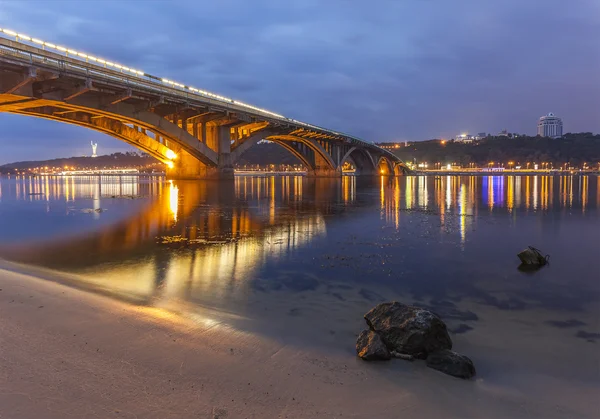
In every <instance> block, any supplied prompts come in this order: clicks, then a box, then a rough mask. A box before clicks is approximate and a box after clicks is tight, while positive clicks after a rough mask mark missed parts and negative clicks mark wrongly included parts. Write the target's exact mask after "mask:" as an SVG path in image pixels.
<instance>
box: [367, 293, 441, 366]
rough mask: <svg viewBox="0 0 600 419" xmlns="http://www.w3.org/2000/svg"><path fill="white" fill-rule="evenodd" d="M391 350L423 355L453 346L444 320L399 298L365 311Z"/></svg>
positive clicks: (374, 329)
mask: <svg viewBox="0 0 600 419" xmlns="http://www.w3.org/2000/svg"><path fill="white" fill-rule="evenodd" d="M365 320H366V321H367V324H368V325H369V327H370V328H371V330H373V331H375V332H377V333H378V334H379V336H381V339H382V340H383V342H384V343H385V345H386V346H387V348H388V349H389V350H393V351H396V352H399V353H402V354H408V355H414V356H415V357H417V358H423V355H427V354H429V353H431V352H435V351H440V350H443V349H452V340H451V339H450V336H449V335H448V330H447V329H446V325H445V324H444V322H443V321H442V320H441V319H440V318H439V317H438V316H437V315H435V314H434V313H432V312H431V311H429V310H426V309H423V308H418V307H413V306H408V305H405V304H402V303H399V302H397V301H394V302H391V303H381V304H378V305H377V306H375V307H374V308H373V309H372V310H371V311H369V312H368V313H367V314H365Z"/></svg>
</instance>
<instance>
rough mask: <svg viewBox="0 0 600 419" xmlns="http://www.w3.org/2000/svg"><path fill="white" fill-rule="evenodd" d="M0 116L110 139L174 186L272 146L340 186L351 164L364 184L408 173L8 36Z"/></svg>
mask: <svg viewBox="0 0 600 419" xmlns="http://www.w3.org/2000/svg"><path fill="white" fill-rule="evenodd" d="M0 112H8V113H13V114H21V115H27V116H33V117H38V118H45V119H51V120H55V121H60V122H64V123H69V124H74V125H79V126H83V127H86V128H89V129H93V130H96V131H100V132H103V133H105V134H108V135H111V136H112V137H115V138H117V139H119V140H122V141H125V142H126V143H128V144H131V145H133V146H135V147H137V148H138V149H140V150H142V151H144V152H146V153H148V154H150V155H152V156H153V157H155V158H156V159H158V160H159V161H161V162H163V163H165V164H166V166H167V176H168V177H170V178H179V179H201V178H232V177H233V173H234V172H233V167H234V165H235V163H236V162H237V161H238V160H239V158H240V156H241V155H242V154H243V153H244V151H246V150H247V149H248V148H250V147H252V146H254V145H255V144H257V143H258V142H259V141H260V140H263V139H266V140H269V141H272V142H275V143H277V144H279V145H280V146H282V147H284V148H285V149H286V150H288V151H289V152H290V153H292V154H293V155H295V156H296V157H297V158H298V159H299V160H300V161H301V162H302V163H303V164H304V165H305V166H306V168H307V171H308V175H309V176H316V177H334V176H341V174H342V167H343V166H344V164H345V163H350V164H352V165H353V166H354V167H355V168H356V172H357V173H359V174H363V175H373V174H384V175H400V174H403V173H406V172H408V170H409V169H408V168H407V166H406V165H405V164H404V162H402V161H401V160H400V159H399V158H398V157H397V156H395V155H394V154H392V153H391V152H389V151H387V150H384V149H382V148H380V147H377V146H376V145H374V144H373V143H371V142H367V141H364V140H361V139H358V138H355V137H353V136H350V135H347V134H343V133H340V132H337V131H333V130H329V129H325V128H321V127H318V126H315V125H311V124H308V123H305V122H301V121H297V120H295V119H291V118H286V117H285V116H283V115H280V114H277V113H275V112H271V111H268V110H266V109H261V108H258V107H256V106H252V105H249V104H246V103H243V102H240V101H238V100H234V99H230V98H226V97H223V96H221V95H217V94H214V93H211V92H207V91H204V90H201V89H197V88H195V87H192V86H188V85H184V84H181V83H178V82H175V81H172V80H169V79H164V78H160V77H156V76H153V75H150V74H147V73H145V72H143V71H141V70H138V69H133V68H129V67H127V66H124V65H121V64H118V63H114V62H111V61H108V60H105V59H102V58H99V57H95V56H92V55H89V54H87V53H84V52H81V51H76V50H73V49H69V48H66V47H62V46H60V45H55V44H52V43H49V42H45V41H42V40H40V39H36V38H31V37H29V36H27V35H24V34H19V33H16V32H13V31H11V30H8V29H2V28H0Z"/></svg>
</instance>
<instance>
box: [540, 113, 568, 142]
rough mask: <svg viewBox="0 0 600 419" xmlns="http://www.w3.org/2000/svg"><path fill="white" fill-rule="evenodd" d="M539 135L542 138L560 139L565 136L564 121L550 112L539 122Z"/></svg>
mask: <svg viewBox="0 0 600 419" xmlns="http://www.w3.org/2000/svg"><path fill="white" fill-rule="evenodd" d="M537 135H539V136H541V137H551V138H560V137H562V135H563V123H562V119H560V118H559V117H558V116H555V115H554V114H553V113H552V112H550V113H549V114H548V115H546V116H542V117H541V118H540V120H539V121H538V126H537Z"/></svg>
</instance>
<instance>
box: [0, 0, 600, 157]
mask: <svg viewBox="0 0 600 419" xmlns="http://www.w3.org/2000/svg"><path fill="white" fill-rule="evenodd" d="M0 27H4V28H9V29H13V30H15V31H17V32H20V33H26V34H28V35H29V36H33V37H37V38H41V39H43V40H45V41H48V42H53V43H56V44H62V45H65V46H67V47H70V48H73V49H75V50H78V51H83V52H86V53H88V54H91V55H94V56H97V57H102V58H105V59H110V60H111V61H116V62H118V63H121V64H123V65H127V66H129V67H132V68H136V69H141V70H143V71H145V72H146V73H149V74H153V75H156V76H159V77H164V78H168V79H170V80H175V81H177V82H180V83H182V84H186V85H193V86H195V87H197V88H200V89H204V90H209V91H212V92H215V93H219V94H222V95H225V96H228V97H232V98H234V99H239V100H241V101H243V102H246V103H251V104H254V105H256V106H260V107H263V108H266V109H270V110H272V111H275V112H277V113H281V114H283V115H285V116H288V117H291V118H295V119H299V120H302V121H305V122H309V123H312V124H315V125H320V126H324V127H327V128H331V129H335V130H339V131H342V132H346V133H349V134H352V135H355V136H358V137H360V138H363V139H365V140H369V141H374V142H384V141H398V140H400V141H405V140H408V141H413V140H426V139H431V138H453V137H454V136H455V135H457V134H459V133H461V132H468V133H472V134H475V133H478V132H489V133H497V132H499V131H500V130H502V129H507V130H508V131H510V132H518V133H522V134H529V135H535V132H536V123H537V119H538V118H539V117H540V116H542V115H545V114H547V113H549V112H553V113H555V114H556V115H557V116H560V117H562V118H563V123H564V127H565V132H581V131H592V132H600V36H599V35H598V34H600V1H599V0H568V1H567V0H375V1H370V2H369V1H363V0H253V1H248V0H219V1H214V0H210V1H209V0H192V1H183V0H181V1H175V0H173V1H142V0H138V1H135V0H134V1H126V0H119V1H111V0H104V1H100V2H97V1H93V0H86V1H75V0H73V1H51V0H43V1H26V0H10V1H4V0H0ZM91 140H93V141H95V142H98V143H99V147H98V152H99V154H107V153H111V152H114V151H125V150H130V148H129V147H128V146H127V145H125V144H124V143H122V142H120V141H118V140H115V139H113V138H111V137H108V136H106V135H103V134H99V133H96V132H93V131H91V130H88V129H85V128H81V127H76V126H70V125H66V124H61V123H59V122H54V121H45V120H41V119H35V118H31V117H25V116H19V115H9V114H4V113H0V150H1V151H0V164H2V163H7V162H12V161H18V160H35V159H43V158H51V157H64V156H74V155H85V154H87V155H89V154H90V153H91V147H90V141H91Z"/></svg>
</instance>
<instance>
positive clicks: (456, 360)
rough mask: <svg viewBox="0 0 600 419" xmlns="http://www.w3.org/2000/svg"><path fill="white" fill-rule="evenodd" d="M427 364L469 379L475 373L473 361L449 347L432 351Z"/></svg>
mask: <svg viewBox="0 0 600 419" xmlns="http://www.w3.org/2000/svg"><path fill="white" fill-rule="evenodd" d="M427 366H428V367H429V368H433V369H434V370H438V371H441V372H443V373H445V374H448V375H452V376H454V377H458V378H464V379H468V378H471V377H473V376H474V375H475V366H474V365H473V361H471V360H470V359H469V358H467V357H466V356H464V355H461V354H459V353H457V352H453V351H450V350H447V349H445V350H442V351H437V352H433V353H430V354H429V355H428V356H427Z"/></svg>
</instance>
